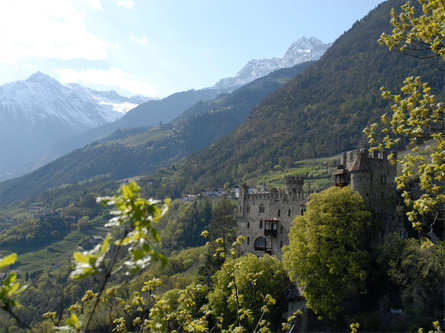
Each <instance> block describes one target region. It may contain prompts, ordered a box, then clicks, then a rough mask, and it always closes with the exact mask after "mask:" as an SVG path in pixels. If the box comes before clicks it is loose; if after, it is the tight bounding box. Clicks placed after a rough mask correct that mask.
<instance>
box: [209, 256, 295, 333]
mask: <svg viewBox="0 0 445 333" xmlns="http://www.w3.org/2000/svg"><path fill="white" fill-rule="evenodd" d="M214 280H215V283H214V289H213V291H211V292H210V293H209V295H208V298H209V303H210V306H211V308H212V309H213V311H214V312H215V313H216V314H221V315H222V316H223V317H224V325H225V326H226V327H228V326H229V325H230V324H233V323H235V324H236V323H237V318H239V320H240V322H241V323H240V324H241V325H242V327H244V328H245V329H246V330H247V331H253V330H254V328H255V326H256V324H257V323H258V322H259V319H260V317H261V316H262V314H263V310H264V309H262V306H263V305H264V304H265V303H267V302H268V301H267V299H266V298H267V296H266V295H269V297H271V298H273V299H274V300H275V301H276V303H275V301H274V302H272V303H273V304H269V305H270V307H269V308H268V310H267V313H266V314H265V315H263V318H264V319H266V320H267V321H268V322H271V323H272V325H273V327H275V328H276V327H278V325H279V323H280V316H279V313H280V310H281V309H280V304H283V302H284V298H283V297H284V296H285V292H286V290H287V288H288V287H289V286H290V281H289V280H288V278H287V276H286V271H285V270H284V268H283V266H282V264H281V263H280V261H279V260H278V259H277V258H275V257H271V256H269V255H265V256H264V257H261V258H257V257H256V256H254V255H253V254H249V255H247V256H243V257H240V258H238V259H230V260H227V261H226V262H225V263H224V265H223V266H222V268H221V269H220V270H219V271H218V272H217V273H216V274H215V276H214Z"/></svg>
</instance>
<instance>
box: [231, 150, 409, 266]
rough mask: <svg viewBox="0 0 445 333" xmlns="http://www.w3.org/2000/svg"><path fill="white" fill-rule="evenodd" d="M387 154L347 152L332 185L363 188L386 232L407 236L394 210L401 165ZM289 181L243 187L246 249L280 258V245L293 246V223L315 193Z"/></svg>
mask: <svg viewBox="0 0 445 333" xmlns="http://www.w3.org/2000/svg"><path fill="white" fill-rule="evenodd" d="M386 157H387V156H386V155H385V154H384V153H374V154H373V155H369V154H368V151H367V150H363V149H361V150H355V151H349V152H345V153H343V154H342V157H341V160H340V165H339V166H338V169H337V171H336V172H335V174H334V183H335V186H339V187H343V186H348V185H349V186H351V187H352V189H353V190H355V191H357V192H359V193H360V195H361V196H362V197H363V200H364V201H365V204H366V206H367V208H368V209H371V210H372V211H373V212H374V213H375V215H376V217H377V218H378V219H379V220H380V221H383V223H384V228H383V230H384V232H385V233H388V232H394V231H397V232H400V233H401V236H403V235H402V233H405V230H404V228H403V222H402V217H401V214H400V213H397V209H396V206H397V203H398V202H397V201H398V199H397V193H396V185H395V177H396V172H397V168H396V166H395V165H392V164H391V163H390V162H389V161H388V160H387V158H386ZM285 180H286V185H285V190H284V192H283V191H281V190H277V189H276V188H272V189H270V191H268V192H262V193H258V194H249V189H248V187H247V185H246V184H243V185H241V187H240V195H239V207H238V234H240V235H244V236H245V237H246V242H245V243H244V245H243V246H244V248H243V250H244V251H245V252H250V253H254V254H256V255H263V254H264V253H269V254H273V255H276V256H278V257H281V255H282V252H281V248H282V247H283V246H284V245H288V244H289V237H288V234H289V232H290V228H291V223H292V221H293V220H294V219H295V217H297V216H298V215H303V214H304V211H305V209H306V203H307V200H308V199H309V195H310V194H311V193H313V192H314V191H312V192H311V191H309V192H304V191H303V184H304V179H303V177H294V176H288V177H286V178H285ZM319 191H321V190H319ZM319 191H317V192H319ZM382 236H384V234H382Z"/></svg>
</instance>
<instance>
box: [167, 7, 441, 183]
mask: <svg viewBox="0 0 445 333" xmlns="http://www.w3.org/2000/svg"><path fill="white" fill-rule="evenodd" d="M401 4H402V1H400V0H392V1H388V2H385V3H383V4H381V5H379V6H378V7H377V8H376V9H375V10H374V11H372V12H371V13H369V14H368V15H367V16H366V17H364V18H363V19H362V20H360V21H358V22H356V23H355V24H354V25H353V27H352V28H351V29H350V30H349V31H347V32H345V33H344V34H343V35H342V36H341V37H339V38H338V39H337V40H336V41H335V42H334V44H333V45H332V46H331V48H330V49H328V51H327V52H326V53H325V54H324V56H323V57H322V58H321V59H320V60H319V61H317V62H316V63H315V64H314V65H313V66H311V67H309V68H308V69H307V70H306V71H304V72H303V73H302V75H299V76H297V77H295V78H294V79H293V80H291V81H290V82H288V83H287V84H286V85H284V86H283V87H282V88H281V89H279V90H277V91H276V92H274V93H273V94H271V95H269V96H268V97H267V98H266V99H264V100H263V101H262V102H261V103H260V104H259V105H258V106H257V107H256V108H255V109H254V110H253V111H252V113H251V114H250V115H249V117H248V118H247V119H246V121H245V122H244V123H243V124H242V125H241V126H240V127H239V128H238V129H237V130H236V131H235V132H233V133H231V134H230V135H229V136H227V137H225V138H224V139H222V140H220V141H219V142H218V143H216V144H214V145H212V146H211V147H209V148H207V149H205V150H203V151H202V152H199V153H196V154H194V155H192V156H191V157H190V158H188V159H187V160H186V162H185V163H184V164H182V165H181V166H180V168H179V169H178V170H177V171H176V172H175V174H174V176H173V177H172V184H170V185H171V186H170V188H171V190H175V189H176V188H178V190H179V191H182V190H184V189H185V190H191V191H193V190H196V189H198V188H200V187H202V186H214V185H217V184H222V183H225V182H234V183H235V182H239V181H241V180H242V179H244V178H246V177H252V176H254V175H256V174H259V173H263V172H264V171H266V170H270V169H271V168H272V167H274V165H276V164H287V165H290V164H291V163H292V161H295V160H299V159H303V158H307V157H318V156H329V155H333V154H335V153H338V152H341V151H345V150H348V149H352V148H354V147H357V146H361V145H365V144H366V139H365V136H364V135H363V133H362V131H363V129H364V128H365V127H366V125H368V124H370V123H371V122H374V121H376V120H377V119H379V117H380V115H382V114H383V113H384V112H386V110H387V107H388V103H387V101H385V100H384V99H383V98H382V97H381V96H380V87H382V86H385V87H386V88H388V89H390V90H391V89H393V90H397V89H399V88H400V84H401V82H402V81H403V79H404V78H405V77H406V76H411V75H413V76H416V75H422V77H423V78H424V79H425V81H428V82H430V83H431V88H432V91H433V93H435V94H439V95H444V77H443V72H441V71H438V70H437V69H436V68H435V67H434V65H435V64H434V63H432V62H431V61H427V60H419V59H416V58H413V57H406V56H405V57H404V56H401V55H400V54H397V53H394V52H390V51H388V49H387V48H386V47H382V46H379V45H378V43H377V40H378V38H379V36H380V34H381V33H382V32H383V31H390V30H391V26H390V24H389V21H390V15H389V13H390V10H391V8H400V5H401Z"/></svg>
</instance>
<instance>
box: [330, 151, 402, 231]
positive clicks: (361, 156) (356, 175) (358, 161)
mask: <svg viewBox="0 0 445 333" xmlns="http://www.w3.org/2000/svg"><path fill="white" fill-rule="evenodd" d="M396 176H397V166H396V165H393V164H391V163H390V162H389V161H388V159H387V154H386V153H385V152H383V153H379V152H377V151H375V152H373V154H369V153H368V151H367V150H365V149H360V150H354V151H348V152H345V153H343V154H342V157H341V159H340V165H339V166H338V169H337V171H336V172H335V175H334V181H335V186H340V187H343V186H347V185H350V186H351V188H352V189H353V190H354V191H357V192H358V193H360V195H361V196H362V198H363V200H364V201H365V204H366V207H367V208H368V209H370V210H372V211H373V212H374V213H375V215H376V217H377V218H378V219H379V220H380V221H382V222H383V223H384V226H383V229H384V231H385V233H388V232H394V231H397V232H404V227H403V221H402V215H401V214H400V213H398V212H397V206H398V205H399V204H400V203H399V201H400V199H399V196H398V195H397V190H396V183H395V178H396Z"/></svg>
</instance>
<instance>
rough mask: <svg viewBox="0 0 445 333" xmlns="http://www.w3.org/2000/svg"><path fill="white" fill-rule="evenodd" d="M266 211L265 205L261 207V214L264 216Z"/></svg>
mask: <svg viewBox="0 0 445 333" xmlns="http://www.w3.org/2000/svg"><path fill="white" fill-rule="evenodd" d="M265 211H266V208H265V207H264V205H263V204H261V205H260V214H264V212H265Z"/></svg>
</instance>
